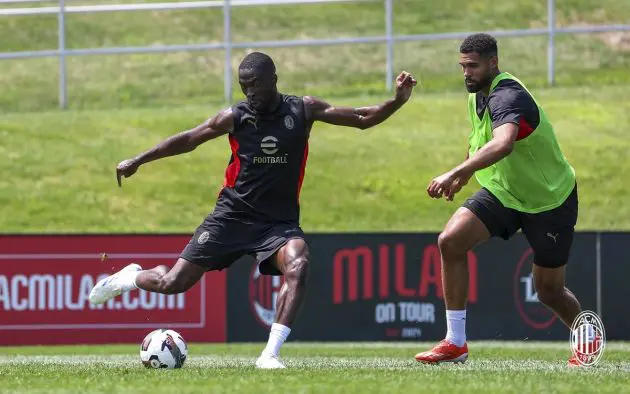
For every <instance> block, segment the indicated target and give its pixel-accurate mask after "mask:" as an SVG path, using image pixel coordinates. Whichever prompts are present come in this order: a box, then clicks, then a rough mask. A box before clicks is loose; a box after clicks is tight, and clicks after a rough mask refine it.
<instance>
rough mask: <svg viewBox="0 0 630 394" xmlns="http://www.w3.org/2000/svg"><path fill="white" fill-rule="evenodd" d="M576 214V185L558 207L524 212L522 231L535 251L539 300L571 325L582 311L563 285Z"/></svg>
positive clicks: (535, 284) (534, 273) (534, 269)
mask: <svg viewBox="0 0 630 394" xmlns="http://www.w3.org/2000/svg"><path fill="white" fill-rule="evenodd" d="M577 217H578V197H577V187H576V188H575V189H574V190H573V193H572V194H571V195H570V196H569V197H568V198H567V199H566V201H564V202H563V204H562V205H560V206H559V207H558V208H556V209H553V210H551V211H547V212H543V213H539V214H534V215H525V216H524V218H523V232H524V233H525V236H526V237H527V240H528V241H529V244H530V245H531V247H532V249H533V250H534V264H533V268H532V273H533V275H534V287H535V288H536V292H537V293H538V299H539V300H540V302H542V303H543V304H545V305H546V306H547V307H549V308H550V309H552V310H553V311H554V312H555V313H556V314H557V315H558V317H559V318H560V320H562V321H563V322H564V324H566V325H567V327H571V324H572V323H573V320H574V319H575V317H576V316H577V315H578V314H579V313H580V312H581V307H580V303H579V302H578V300H577V298H576V297H575V295H574V294H573V293H572V292H571V291H570V290H569V289H568V288H567V287H566V286H565V278H566V264H567V263H568V261H569V254H570V250H571V245H572V244H573V234H574V232H575V225H576V223H577Z"/></svg>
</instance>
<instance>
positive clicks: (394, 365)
mask: <svg viewBox="0 0 630 394" xmlns="http://www.w3.org/2000/svg"><path fill="white" fill-rule="evenodd" d="M255 360H256V357H243V356H198V357H194V356H191V357H190V358H189V359H188V360H186V364H185V365H184V368H204V369H205V368H207V369H213V368H234V369H236V368H252V369H253V368H254V362H255ZM284 361H285V363H286V365H287V367H289V368H292V369H303V370H311V369H332V370H335V369H358V370H361V369H367V370H370V369H372V370H409V369H419V370H426V371H432V368H449V369H450V370H452V371H454V372H457V371H495V372H503V371H505V372H520V371H523V372H524V371H540V372H544V373H557V372H564V373H575V372H577V373H605V374H613V373H619V372H626V373H630V362H623V363H609V362H603V363H602V364H600V365H599V366H598V367H595V368H569V367H568V366H567V363H566V361H553V362H552V361H542V360H527V359H525V360H493V359H474V360H470V361H468V362H466V363H465V364H463V365H462V364H458V365H451V364H444V365H439V366H432V365H422V364H419V363H417V362H416V361H415V360H413V359H402V358H392V357H360V358H354V357H287V358H285V359H284ZM9 364H10V365H13V366H27V365H43V366H85V367H91V366H96V365H98V366H99V367H106V368H111V367H113V368H143V366H142V364H141V363H140V360H139V357H134V356H129V355H99V356H13V357H7V356H1V357H0V365H5V366H6V365H9Z"/></svg>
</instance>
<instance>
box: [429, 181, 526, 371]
mask: <svg viewBox="0 0 630 394" xmlns="http://www.w3.org/2000/svg"><path fill="white" fill-rule="evenodd" d="M517 230H518V220H517V217H516V215H515V214H514V212H512V211H511V210H509V209H507V208H505V207H503V205H502V204H501V203H500V202H499V201H498V200H497V199H496V198H495V197H494V196H492V195H491V194H490V193H489V192H488V191H487V190H485V189H482V190H480V191H479V192H478V193H476V194H475V195H474V196H472V197H471V198H469V199H468V200H467V201H466V202H465V203H464V205H463V207H461V208H459V209H458V210H457V211H456V212H455V214H454V215H453V216H452V217H451V219H450V220H449V221H448V223H447V224H446V226H445V228H444V231H442V233H441V234H440V236H439V237H438V246H439V248H440V254H441V256H442V289H443V291H444V302H445V305H446V327H447V333H446V338H445V339H444V341H442V342H440V343H439V344H438V345H437V346H436V347H434V348H433V349H431V350H429V351H427V352H422V353H419V354H417V355H416V360H417V361H420V362H423V363H440V362H460V361H465V360H466V359H467V357H468V347H467V345H466V299H467V295H468V281H469V277H468V261H467V255H468V251H470V250H472V249H473V248H474V247H476V246H478V245H479V244H481V243H483V242H485V241H486V240H488V239H489V238H490V237H491V236H501V237H503V238H509V237H510V236H511V235H512V234H514V233H515V232H516V231H517Z"/></svg>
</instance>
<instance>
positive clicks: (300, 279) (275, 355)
mask: <svg viewBox="0 0 630 394" xmlns="http://www.w3.org/2000/svg"><path fill="white" fill-rule="evenodd" d="M270 234H271V235H267V237H266V239H265V240H264V241H263V242H262V244H261V248H260V249H259V250H258V251H257V259H258V261H260V265H259V270H260V272H261V273H262V274H265V275H283V276H284V284H283V285H282V288H281V289H280V292H279V294H278V298H277V300H276V318H275V321H274V323H273V324H272V326H271V330H270V332H269V340H268V342H267V346H266V347H265V349H264V350H263V351H262V353H261V355H260V357H259V358H258V360H257V361H256V366H257V367H259V368H284V365H283V364H282V363H281V362H280V361H279V354H280V348H281V347H282V345H283V344H284V342H285V341H286V340H287V337H288V336H289V334H290V333H291V327H292V326H293V323H294V322H295V319H296V318H297V315H298V312H299V310H300V307H301V305H302V302H303V301H304V297H305V295H306V280H307V275H308V264H309V259H310V254H309V248H308V244H307V243H306V241H305V240H304V234H303V233H302V230H301V229H300V228H299V227H298V226H297V225H294V226H291V225H289V226H288V227H287V225H278V226H275V227H274V228H273V230H272V231H270ZM287 234H289V235H290V238H287Z"/></svg>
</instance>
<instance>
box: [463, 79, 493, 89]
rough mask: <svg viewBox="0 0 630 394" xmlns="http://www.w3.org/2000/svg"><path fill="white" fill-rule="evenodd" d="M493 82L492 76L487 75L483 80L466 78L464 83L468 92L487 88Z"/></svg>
mask: <svg viewBox="0 0 630 394" xmlns="http://www.w3.org/2000/svg"><path fill="white" fill-rule="evenodd" d="M491 83H492V77H490V76H486V77H484V78H483V79H482V80H481V81H473V80H472V79H465V80H464V85H465V86H466V90H468V93H477V92H479V91H480V90H483V89H485V88H486V87H488V86H490V84H491Z"/></svg>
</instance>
